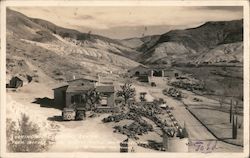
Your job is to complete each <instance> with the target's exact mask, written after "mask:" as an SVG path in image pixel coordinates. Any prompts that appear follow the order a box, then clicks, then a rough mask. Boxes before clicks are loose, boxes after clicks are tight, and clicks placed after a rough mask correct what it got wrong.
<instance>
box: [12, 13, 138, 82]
mask: <svg viewBox="0 0 250 158" xmlns="http://www.w3.org/2000/svg"><path fill="white" fill-rule="evenodd" d="M138 55H140V53H139V52H137V51H135V50H132V49H130V48H128V47H126V46H124V45H122V44H120V43H119V42H118V41H115V40H112V39H109V38H106V37H102V36H98V35H92V34H88V33H81V32H79V31H76V30H71V29H66V28H62V27H59V26H56V25H54V24H53V23H50V22H48V21H44V20H41V19H33V18H29V17H27V16H25V15H23V14H21V13H18V12H16V11H13V10H10V9H8V10H7V59H8V60H11V61H12V60H15V59H16V58H18V59H19V60H22V59H24V60H27V61H29V62H31V63H32V64H33V65H35V66H37V67H39V68H41V69H42V70H43V71H44V72H45V73H46V74H48V75H49V76H51V77H52V78H54V79H57V80H66V79H70V78H72V76H73V75H75V76H76V77H81V76H83V75H90V76H96V74H97V73H103V74H107V75H119V74H120V73H123V72H125V71H124V69H128V68H131V67H134V66H136V65H138V63H137V62H135V61H133V60H131V59H132V58H136V57H137V56H138ZM130 58H131V59H130ZM14 69H15V67H12V68H11V69H10V67H9V66H8V65H7V70H9V71H10V72H9V73H11V72H13V73H14V72H15V71H14Z"/></svg>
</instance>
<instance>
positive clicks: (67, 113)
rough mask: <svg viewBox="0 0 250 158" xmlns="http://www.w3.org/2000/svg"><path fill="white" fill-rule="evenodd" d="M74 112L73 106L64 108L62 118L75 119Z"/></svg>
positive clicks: (65, 119)
mask: <svg viewBox="0 0 250 158" xmlns="http://www.w3.org/2000/svg"><path fill="white" fill-rule="evenodd" d="M75 116H76V112H75V110H74V109H73V108H64V109H63V112H62V118H63V120H64V121H70V120H75Z"/></svg>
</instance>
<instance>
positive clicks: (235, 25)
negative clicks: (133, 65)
mask: <svg viewBox="0 0 250 158" xmlns="http://www.w3.org/2000/svg"><path fill="white" fill-rule="evenodd" d="M154 39H155V38H154ZM242 41H243V20H233V21H219V22H207V23H205V24H203V25H201V26H199V27H196V28H191V29H186V30H172V31H169V32H167V33H165V34H163V35H161V36H160V37H159V38H158V39H156V40H154V41H151V43H150V45H146V44H142V45H141V47H140V48H138V50H140V51H142V52H144V53H143V54H142V55H141V62H142V63H151V64H152V63H154V64H157V63H162V62H168V61H173V62H183V61H184V62H185V61H186V62H191V61H192V60H193V59H195V58H196V57H197V56H199V55H200V54H202V53H204V52H208V51H209V50H211V49H214V48H216V47H217V46H219V45H222V44H230V43H236V42H242ZM183 48H185V49H183ZM242 55H243V52H239V56H242ZM156 56H157V58H156ZM166 56H168V58H166ZM213 61H214V60H213Z"/></svg>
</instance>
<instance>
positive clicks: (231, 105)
mask: <svg viewBox="0 0 250 158" xmlns="http://www.w3.org/2000/svg"><path fill="white" fill-rule="evenodd" d="M232 115H233V101H232V99H231V104H230V118H229V120H230V123H231V122H232Z"/></svg>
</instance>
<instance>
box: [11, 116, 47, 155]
mask: <svg viewBox="0 0 250 158" xmlns="http://www.w3.org/2000/svg"><path fill="white" fill-rule="evenodd" d="M6 136H7V149H8V151H10V152H41V151H46V150H47V149H48V146H49V144H50V142H51V139H50V138H49V136H47V137H43V136H41V132H40V128H39V127H38V125H37V124H35V123H33V122H31V121H30V119H29V117H28V116H27V115H25V114H21V119H19V120H18V122H15V121H13V120H11V119H7V122H6Z"/></svg>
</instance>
